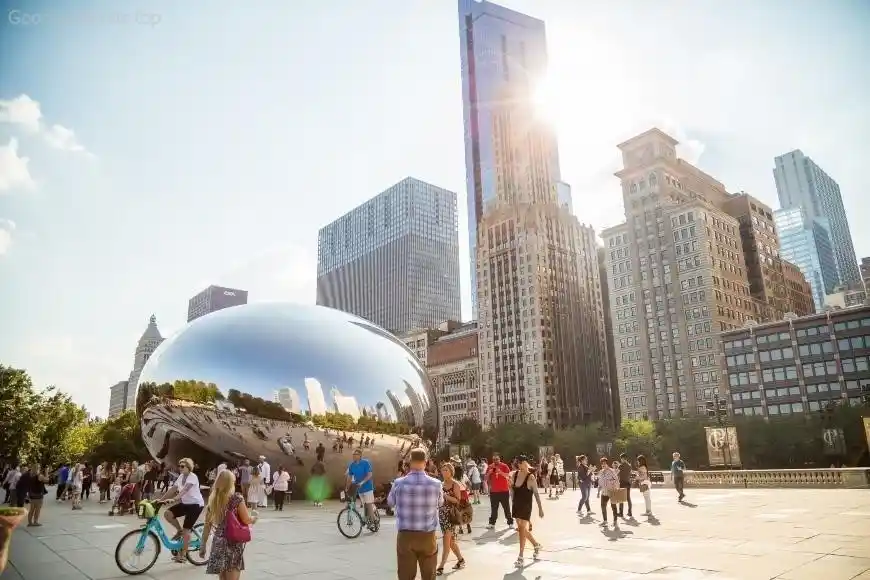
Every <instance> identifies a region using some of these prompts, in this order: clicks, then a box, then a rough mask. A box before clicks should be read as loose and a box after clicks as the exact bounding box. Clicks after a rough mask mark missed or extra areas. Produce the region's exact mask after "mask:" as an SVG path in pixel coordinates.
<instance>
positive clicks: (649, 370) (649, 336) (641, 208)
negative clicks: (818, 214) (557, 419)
mask: <svg viewBox="0 0 870 580" xmlns="http://www.w3.org/2000/svg"><path fill="white" fill-rule="evenodd" d="M676 146H677V141H676V140H675V139H673V138H672V137H671V136H669V135H667V134H665V133H663V132H662V131H660V130H658V129H651V130H649V131H646V132H645V133H642V134H640V135H638V136H636V137H633V138H631V139H629V140H628V141H626V142H624V143H622V144H621V145H619V149H620V150H621V151H622V161H623V169H622V170H621V171H618V172H617V173H616V176H617V177H619V179H620V180H621V183H622V195H623V204H624V206H625V218H626V221H625V222H624V223H622V224H620V225H618V226H615V227H612V228H610V229H608V230H605V231H604V232H602V234H601V236H602V238H603V239H604V241H605V249H606V250H607V269H608V274H609V276H610V280H609V290H610V300H611V302H610V304H611V314H612V319H613V344H614V348H615V349H616V361H617V366H618V367H619V390H620V395H621V407H622V416H623V418H629V419H639V418H644V417H650V418H663V417H677V416H681V415H694V414H704V413H705V412H706V404H707V403H708V402H711V403H712V402H713V400H714V397H715V396H716V395H720V394H721V395H725V391H724V389H723V390H722V391H721V392H720V388H721V387H722V384H721V382H720V374H719V373H720V371H719V361H718V359H719V333H720V332H722V331H724V330H727V329H730V328H738V327H740V326H742V325H743V324H744V323H746V322H747V321H749V320H755V317H756V314H755V312H756V310H757V304H756V303H755V301H754V300H753V297H752V292H751V289H750V282H749V276H748V272H747V268H746V263H745V261H744V253H743V244H742V239H741V232H740V225H741V224H740V221H739V220H738V219H736V218H735V217H733V216H731V215H729V214H728V212H727V211H725V209H724V207H725V206H726V205H727V204H728V202H729V201H731V200H732V199H733V197H732V196H729V195H728V193H727V191H726V189H725V186H724V185H722V184H721V183H720V182H719V181H717V180H716V179H714V178H713V177H711V176H709V175H707V174H706V173H704V172H703V171H701V170H699V169H698V168H697V167H695V166H693V165H691V164H689V163H687V162H686V161H685V160H683V159H678V158H677V155H676ZM768 237H769V236H768ZM759 239H761V238H759Z"/></svg>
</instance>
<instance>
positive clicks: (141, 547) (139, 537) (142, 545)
mask: <svg viewBox="0 0 870 580" xmlns="http://www.w3.org/2000/svg"><path fill="white" fill-rule="evenodd" d="M161 507H162V504H160V503H152V502H150V501H142V502H140V503H139V505H138V506H137V508H136V513H137V515H138V516H139V517H140V518H142V519H144V520H146V522H145V525H144V526H142V527H141V528H139V529H138V530H133V531H131V532H128V533H126V534H124V536H123V537H122V538H121V539H120V540H119V541H118V546H117V547H116V548H115V564H117V565H118V568H120V570H121V571H122V572H123V573H125V574H130V575H131V576H136V575H138V574H144V573H145V572H147V571H148V570H150V569H151V567H152V566H154V564H156V563H157V558H158V557H159V556H160V548H161V546H162V547H164V548H166V549H167V550H169V551H170V552H172V555H173V556H175V555H177V554H178V552H179V551H181V547H182V542H183V540H182V539H181V538H180V537H179V538H170V537H169V536H167V535H166V532H165V531H164V530H163V525H162V524H161V523H160V518H159V517H158V514H159V513H160V508H161ZM204 529H205V524H203V523H198V524H196V525H195V526H193V529H192V530H191V531H190V545H189V547H188V551H187V561H188V562H190V563H191V564H193V565H194V566H204V565H205V564H207V563H208V557H207V556H206V557H205V558H200V557H199V548H200V542H201V540H202V536H203V530H204ZM149 547H151V548H153V555H151V556H147V555H146V552H147V551H148V548H149Z"/></svg>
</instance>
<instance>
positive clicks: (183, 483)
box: [157, 457, 205, 563]
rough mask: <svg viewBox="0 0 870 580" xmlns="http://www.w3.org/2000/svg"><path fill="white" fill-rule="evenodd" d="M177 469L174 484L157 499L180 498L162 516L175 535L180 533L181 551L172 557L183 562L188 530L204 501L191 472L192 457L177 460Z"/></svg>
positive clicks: (196, 478)
mask: <svg viewBox="0 0 870 580" xmlns="http://www.w3.org/2000/svg"><path fill="white" fill-rule="evenodd" d="M178 469H179V471H181V475H179V476H178V479H176V480H175V485H173V486H172V487H170V488H169V489H168V490H167V491H166V493H164V494H163V497H161V498H160V499H159V500H157V501H160V502H165V501H168V500H170V499H172V498H174V497H178V498H179V499H180V501H179V503H177V504H175V505H174V506H172V507H171V508H169V509H168V510H166V512H165V516H164V517H165V518H166V521H167V522H168V523H169V524H170V525H171V526H172V527H173V528H175V532H176V534H175V537H176V538H177V537H178V536H179V535H180V536H181V537H182V539H183V540H184V542H183V544H182V547H181V551H179V552H178V554H177V555H176V557H175V558H174V560H175V561H176V562H179V563H183V562H184V559H185V557H186V556H187V548H188V546H189V545H190V530H192V529H193V525H194V524H195V523H196V520H198V519H199V515H200V514H201V513H202V509H203V507H204V506H205V501H203V499H202V491H200V488H199V478H198V477H197V476H196V474H195V473H193V459H190V458H188V457H185V458H184V459H182V460H181V461H179V462H178ZM182 517H183V518H184V521H183V523H182V524H180V525H179V523H178V518H182Z"/></svg>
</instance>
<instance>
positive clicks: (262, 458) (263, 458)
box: [257, 455, 266, 461]
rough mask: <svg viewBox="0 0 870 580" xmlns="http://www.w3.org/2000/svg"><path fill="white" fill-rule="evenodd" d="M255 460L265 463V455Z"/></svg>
mask: <svg viewBox="0 0 870 580" xmlns="http://www.w3.org/2000/svg"><path fill="white" fill-rule="evenodd" d="M257 459H259V460H260V461H265V460H266V456H265V455H261V456H259V457H258V458H257Z"/></svg>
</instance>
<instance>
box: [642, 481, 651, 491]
mask: <svg viewBox="0 0 870 580" xmlns="http://www.w3.org/2000/svg"><path fill="white" fill-rule="evenodd" d="M648 491H649V483H647V482H646V481H643V482H641V484H640V492H641V493H646V492H648Z"/></svg>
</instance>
